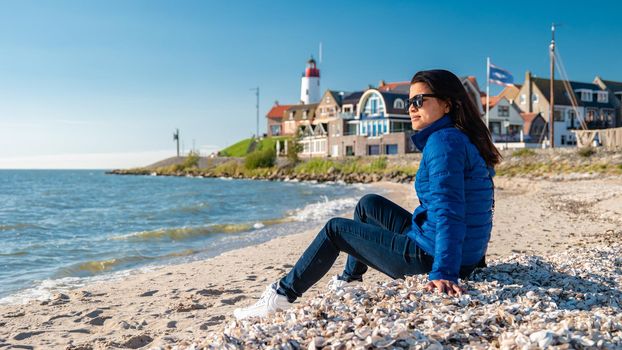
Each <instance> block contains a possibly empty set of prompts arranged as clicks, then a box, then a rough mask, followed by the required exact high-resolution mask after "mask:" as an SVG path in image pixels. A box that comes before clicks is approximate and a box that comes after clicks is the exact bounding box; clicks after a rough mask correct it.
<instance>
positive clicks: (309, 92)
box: [300, 57, 321, 104]
mask: <svg viewBox="0 0 622 350" xmlns="http://www.w3.org/2000/svg"><path fill="white" fill-rule="evenodd" d="M320 98H321V96H320V70H319V69H317V67H316V65H315V60H314V59H313V57H311V58H310V59H309V61H307V69H305V72H304V73H303V74H302V81H301V83H300V101H301V102H302V103H304V104H310V103H317V102H320Z"/></svg>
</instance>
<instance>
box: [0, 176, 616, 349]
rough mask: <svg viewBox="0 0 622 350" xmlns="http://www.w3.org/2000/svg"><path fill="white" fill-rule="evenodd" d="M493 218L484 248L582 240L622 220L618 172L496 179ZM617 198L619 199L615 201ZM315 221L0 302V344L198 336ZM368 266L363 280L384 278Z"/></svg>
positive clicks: (556, 246) (398, 187)
mask: <svg viewBox="0 0 622 350" xmlns="http://www.w3.org/2000/svg"><path fill="white" fill-rule="evenodd" d="M495 182H496V186H497V188H496V198H497V208H496V214H495V226H494V229H493V238H492V239H491V242H490V246H489V250H488V255H489V256H490V257H491V258H493V259H494V258H497V257H508V256H512V255H513V254H516V253H518V254H525V255H534V254H535V255H544V256H546V255H549V254H553V253H555V252H559V251H564V250H567V249H569V248H571V247H580V246H586V247H588V246H590V245H591V244H593V243H597V242H596V241H597V240H598V239H596V238H597V237H600V236H602V235H603V234H605V233H606V232H610V231H611V232H619V231H620V228H621V227H622V222H621V219H620V218H622V201H621V200H620V199H621V198H622V178H620V177H616V178H607V179H599V180H594V179H587V180H585V181H566V182H555V181H547V180H530V179H524V178H523V179H520V178H497V179H496V180H495ZM373 186H381V187H382V188H385V189H386V190H387V193H386V196H387V197H388V198H390V199H391V200H393V201H395V202H396V203H398V204H400V205H402V206H403V207H404V208H406V209H408V210H409V211H412V210H413V209H414V207H415V206H416V204H418V201H417V198H416V196H415V195H414V189H413V188H412V184H407V185H406V184H397V183H377V184H374V185H373ZM618 202H620V203H618ZM317 229H319V228H316V229H313V230H308V231H305V232H301V233H296V234H291V235H287V236H281V237H277V238H274V239H272V240H270V241H267V242H264V243H261V244H257V245H252V246H249V247H246V248H240V249H236V250H232V251H228V252H225V253H223V254H220V255H218V256H216V257H214V258H211V259H207V260H203V261H195V262H190V263H185V264H181V265H173V266H166V267H162V268H158V269H154V270H153V271H149V272H146V273H142V274H136V275H133V276H130V278H125V279H122V280H120V281H115V282H102V283H98V284H93V285H87V286H85V287H82V288H78V289H75V290H72V291H70V292H68V293H63V294H59V295H55V296H54V297H53V298H52V299H51V300H49V301H47V302H31V303H29V304H26V305H10V306H6V305H0V315H2V318H1V321H0V344H2V343H6V344H11V345H13V346H26V347H31V346H32V347H35V348H61V347H62V348H69V349H71V348H73V349H104V348H115V347H117V348H139V347H141V346H142V347H145V348H150V347H158V346H161V347H168V346H174V345H175V344H178V343H180V342H197V341H198V342H200V341H201V339H205V337H206V336H207V335H208V334H209V333H210V332H219V331H220V330H221V329H222V327H223V326H224V325H225V324H226V323H227V322H228V321H230V320H231V319H232V316H231V314H232V312H233V309H234V308H236V307H240V306H245V305H248V304H251V303H252V302H254V300H255V299H256V298H257V297H258V296H259V295H260V294H261V292H262V291H263V289H264V288H265V286H266V285H267V284H269V283H270V282H272V281H274V280H276V279H278V278H279V277H281V276H282V275H283V274H284V273H285V272H286V271H287V270H288V269H289V268H290V267H291V266H292V265H293V264H294V262H295V260H296V259H297V258H298V256H299V255H300V253H301V252H302V251H303V250H304V249H305V248H306V246H307V245H308V243H309V242H310V241H311V240H312V239H313V237H314V236H315V234H316V232H317ZM344 261H345V256H344V255H343V254H342V255H341V256H340V257H339V259H338V261H337V263H336V264H335V265H334V267H333V269H332V270H331V271H330V272H329V273H328V274H327V275H326V276H325V277H324V278H323V279H322V280H321V281H320V282H319V283H318V284H316V285H315V286H314V287H313V288H312V289H311V290H310V291H309V292H307V293H306V294H305V296H303V298H301V300H300V303H304V302H305V301H308V300H310V299H311V298H313V297H314V296H317V295H320V294H321V293H323V292H324V290H325V285H326V283H327V282H328V280H329V279H330V278H331V277H332V276H333V275H334V274H337V273H339V272H341V269H342V267H343V263H344ZM388 281H389V278H388V277H386V276H384V275H382V274H380V273H379V272H377V271H373V270H370V271H369V273H368V274H366V275H365V283H364V284H365V285H366V286H371V285H375V284H376V283H382V282H388Z"/></svg>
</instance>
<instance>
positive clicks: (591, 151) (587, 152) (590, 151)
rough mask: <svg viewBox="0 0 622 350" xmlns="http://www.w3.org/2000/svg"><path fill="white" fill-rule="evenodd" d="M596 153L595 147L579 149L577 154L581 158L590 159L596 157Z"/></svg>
mask: <svg viewBox="0 0 622 350" xmlns="http://www.w3.org/2000/svg"><path fill="white" fill-rule="evenodd" d="M595 153H596V150H595V149H594V147H590V146H587V147H581V148H579V149H577V154H578V155H580V156H581V157H585V158H589V157H591V156H592V155H594V154H595Z"/></svg>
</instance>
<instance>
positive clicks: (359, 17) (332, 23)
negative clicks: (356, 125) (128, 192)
mask: <svg viewBox="0 0 622 350" xmlns="http://www.w3.org/2000/svg"><path fill="white" fill-rule="evenodd" d="M620 13H622V2H620V1H613V0H611V1H610V0H605V1H599V2H595V3H591V2H585V1H559V2H554V1H550V2H546V1H529V0H527V1H520V2H512V3H507V2H499V1H494V2H493V1H490V2H484V1H417V0H412V1H390V0H386V1H365V0H361V1H237V0H227V1H211V0H202V1H184V0H179V1H170V0H168V1H164V0H90V1H82V0H80V1H78V0H75V1H64V0H57V1H46V0H39V1H31V0H0V168H5V169H6V168H9V169H12V168H49V169H51V168H71V169H75V168H90V169H92V168H97V169H110V168H123V167H133V166H144V165H148V164H150V163H152V162H155V161H157V160H160V159H163V158H166V157H169V156H174V155H175V152H176V151H175V142H174V141H173V136H172V135H173V132H174V131H175V129H176V128H179V130H180V137H181V140H182V150H183V151H185V152H187V151H189V150H190V149H193V148H194V149H196V150H199V151H200V152H201V154H204V155H206V154H209V153H210V152H213V151H215V150H218V149H222V148H224V147H226V146H228V145H230V144H232V143H235V142H236V141H238V140H241V139H243V138H247V137H250V136H251V135H253V134H254V133H255V129H256V110H255V104H256V96H255V92H254V91H253V90H251V89H252V88H255V87H259V88H260V102H259V106H260V132H262V133H263V132H265V130H266V122H265V117H264V116H265V114H266V113H267V112H268V110H269V109H270V108H271V106H272V105H273V104H274V102H275V101H277V100H278V101H279V103H281V104H291V103H297V102H298V101H299V99H300V77H301V73H302V72H303V70H304V68H305V64H306V61H307V60H308V59H309V57H310V56H311V55H313V56H314V57H315V58H316V59H318V58H319V57H318V55H319V53H318V51H319V43H320V42H321V43H322V48H323V49H322V62H321V64H319V69H320V71H321V89H322V91H324V90H325V89H334V90H344V91H356V90H362V89H365V88H366V87H367V86H368V85H370V84H372V85H377V84H378V82H379V81H380V80H385V81H405V80H409V79H410V78H411V77H412V75H413V74H414V73H416V72H417V71H419V70H422V69H432V68H443V69H448V70H451V71H453V72H454V73H455V74H457V75H458V76H465V75H474V76H476V77H477V79H478V82H479V84H480V85H481V86H482V88H483V87H484V86H485V74H486V57H491V61H492V63H493V64H495V65H497V66H499V67H502V68H504V69H506V70H508V71H510V72H511V73H512V74H513V75H514V79H515V82H516V83H518V84H520V83H522V81H523V80H524V76H525V72H526V71H527V70H530V71H531V72H532V73H533V74H534V75H535V76H541V77H548V76H549V58H548V45H549V43H550V40H551V32H550V27H551V23H552V22H555V23H561V26H559V27H558V30H557V33H556V43H557V48H558V52H559V53H560V55H561V57H562V59H563V63H564V65H565V68H566V71H567V73H568V76H569V78H570V79H571V80H576V81H585V82H591V81H592V80H593V79H594V77H595V76H596V75H599V76H601V77H603V78H604V79H607V80H616V81H622V66H621V65H620V58H621V57H622V21H620V20H619V16H620ZM499 90H500V88H498V87H495V88H494V89H493V90H492V91H493V92H498V91H499Z"/></svg>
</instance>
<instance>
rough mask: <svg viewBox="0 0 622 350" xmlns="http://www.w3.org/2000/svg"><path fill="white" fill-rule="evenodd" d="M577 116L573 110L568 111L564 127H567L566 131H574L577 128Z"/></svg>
mask: <svg viewBox="0 0 622 350" xmlns="http://www.w3.org/2000/svg"><path fill="white" fill-rule="evenodd" d="M576 124H577V114H576V113H575V111H574V110H572V109H571V110H569V111H568V120H567V122H566V125H567V126H568V129H575V128H576V127H577V125H576Z"/></svg>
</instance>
